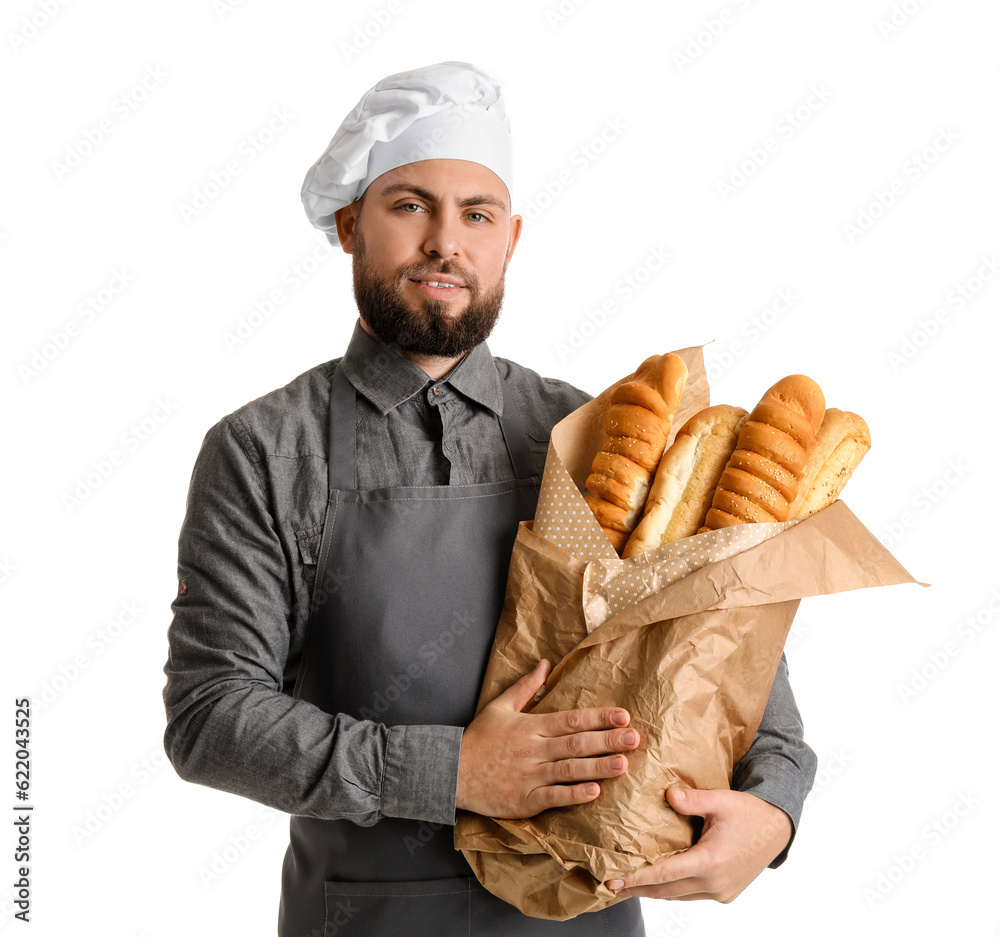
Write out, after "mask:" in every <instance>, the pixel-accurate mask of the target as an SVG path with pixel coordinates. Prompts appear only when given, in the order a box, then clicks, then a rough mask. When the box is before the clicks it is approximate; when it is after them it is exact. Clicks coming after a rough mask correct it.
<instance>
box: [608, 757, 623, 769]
mask: <svg viewBox="0 0 1000 937" xmlns="http://www.w3.org/2000/svg"><path fill="white" fill-rule="evenodd" d="M610 764H611V770H612V771H619V770H621V769H622V768H623V767H624V766H625V759H624V758H612V759H611V762H610Z"/></svg>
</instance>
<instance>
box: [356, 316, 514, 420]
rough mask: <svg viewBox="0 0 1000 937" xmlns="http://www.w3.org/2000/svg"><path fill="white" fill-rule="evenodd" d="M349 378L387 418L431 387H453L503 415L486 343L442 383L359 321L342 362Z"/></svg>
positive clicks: (474, 349) (459, 364)
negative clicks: (404, 403) (373, 335)
mask: <svg viewBox="0 0 1000 937" xmlns="http://www.w3.org/2000/svg"><path fill="white" fill-rule="evenodd" d="M340 366H341V367H342V368H343V369H344V374H345V375H346V376H347V379H348V380H349V381H350V382H351V383H352V384H353V385H354V387H355V389H356V390H358V391H360V392H361V393H362V394H364V395H365V397H367V398H368V399H369V400H370V401H371V402H372V404H373V405H374V406H375V407H376V408H377V409H378V410H379V412H380V413H381V414H382V415H383V416H385V414H387V413H388V412H389V411H390V410H392V409H394V408H395V407H398V406H399V405H400V404H401V403H403V401H405V400H409V399H410V398H411V397H412V396H414V394H418V393H420V391H421V390H423V389H424V388H426V387H427V386H429V385H430V384H434V383H438V384H449V385H451V386H452V387H453V388H454V389H455V390H457V391H458V392H459V393H461V394H463V395H464V396H466V397H468V398H470V399H471V400H474V401H475V402H476V403H478V404H481V405H482V406H484V407H488V408H489V409H490V410H492V411H493V412H494V413H496V414H497V416H502V415H503V391H502V389H501V387H500V375H499V373H498V372H497V368H496V364H495V363H494V361H493V355H492V354H491V353H490V350H489V348H487V346H486V343H485V342H482V343H481V344H479V345H476V347H475V348H473V349H472V350H471V351H470V352H469V353H468V354H467V355H466V356H465V357H464V358H463V359H462V360H461V361H460V362H459V363H458V364H457V365H455V367H454V368H452V369H451V371H450V372H449V373H448V374H447V375H445V376H444V377H443V378H441V379H440V380H439V381H432V380H431V379H430V378H429V377H428V376H427V374H426V372H424V371H423V370H421V369H420V368H418V367H417V366H416V365H415V364H414V363H413V362H412V361H410V360H408V359H407V358H404V357H403V356H402V355H400V354H397V353H396V352H395V351H392V350H391V349H389V348H386V347H385V345H383V344H381V343H380V342H378V341H376V340H375V339H374V338H372V337H371V336H370V335H369V334H368V333H367V332H366V331H365V330H364V329H363V328H361V322H360V321H358V322H357V323H356V324H355V326H354V334H353V335H352V336H351V340H350V342H349V343H348V345H347V351H345V352H344V357H343V358H342V359H341V361H340Z"/></svg>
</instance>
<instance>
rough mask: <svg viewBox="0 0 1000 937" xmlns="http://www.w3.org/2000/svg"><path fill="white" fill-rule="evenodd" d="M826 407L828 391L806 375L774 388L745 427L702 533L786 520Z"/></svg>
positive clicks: (723, 474)
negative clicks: (825, 395)
mask: <svg viewBox="0 0 1000 937" xmlns="http://www.w3.org/2000/svg"><path fill="white" fill-rule="evenodd" d="M825 408H826V402H825V400H824V398H823V391H822V390H821V389H820V387H819V385H818V384H817V383H816V382H815V381H813V380H812V379H811V378H808V377H806V376H805V375H804V374H792V375H789V376H788V377H784V378H782V379H781V380H780V381H778V383H777V384H775V385H774V386H773V387H771V388H770V389H769V390H768V391H767V392H766V393H765V394H764V396H763V397H762V398H761V400H760V403H758V404H757V406H756V407H755V408H754V409H753V412H752V413H751V414H750V418H749V419H748V420H747V421H746V423H744V424H743V428H742V429H741V430H740V435H739V440H738V441H737V444H736V449H735V451H734V452H733V454H732V456H730V458H729V462H728V464H727V465H726V468H725V470H724V471H723V473H722V477H721V478H720V479H719V485H718V487H717V488H716V490H715V496H714V498H713V499H712V507H711V509H710V510H709V511H708V513H707V515H706V517H705V526H704V527H702V528H700V530H699V531H698V532H699V533H702V532H704V531H706V530H717V529H718V528H720V527H729V526H731V525H733V524H746V523H761V522H764V523H766V522H773V521H784V520H787V519H788V516H789V510H790V507H791V504H792V502H793V501H794V500H795V498H796V495H797V494H798V486H799V480H800V479H801V478H802V474H803V472H804V470H805V465H806V459H807V456H808V453H809V450H810V449H812V447H813V445H814V444H815V440H816V432H817V430H818V429H819V427H820V424H821V423H822V422H823V417H824V414H825Z"/></svg>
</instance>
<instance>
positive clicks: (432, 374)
mask: <svg viewBox="0 0 1000 937" xmlns="http://www.w3.org/2000/svg"><path fill="white" fill-rule="evenodd" d="M359 319H360V322H361V328H362V329H364V330H365V331H366V332H367V333H368V334H369V335H370V336H371V337H372V338H374V339H375V341H377V342H378V343H379V344H380V345H385V342H383V341H382V339H380V338H379V337H378V336H377V335H376V334H375V333H374V332H373V331H372V330H371V328H370V327H369V326H368V323H367V322H365V320H364V317H359ZM386 347H387V348H392V350H393V351H394V352H396V354H397V355H399V356H400V357H402V358H406V360H407V361H412V362H413V363H414V364H415V365H416V366H417V367H418V368H420V370H421V371H423V372H424V374H426V375H427V376H428V377H429V378H430V379H431V380H432V381H437V380H439V379H440V378H442V377H444V376H445V375H446V374H447V373H448V372H449V371H451V369H452V368H454V367H455V365H456V364H458V362H459V361H461V360H462V359H463V358H464V357H465V355H459V356H458V357H457V358H441V357H439V356H437V355H421V354H419V353H418V352H415V351H407V350H406V349H405V348H396V347H395V346H389V345H387V346H386Z"/></svg>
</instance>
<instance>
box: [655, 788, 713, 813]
mask: <svg viewBox="0 0 1000 937" xmlns="http://www.w3.org/2000/svg"><path fill="white" fill-rule="evenodd" d="M667 803H668V804H670V806H671V807H673V808H674V810H676V811H677V813H680V814H683V815H684V816H686V817H707V816H709V815H711V814H713V813H715V812H716V810H717V808H718V803H717V798H716V796H715V791H701V790H698V789H697V788H695V787H668V788H667Z"/></svg>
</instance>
